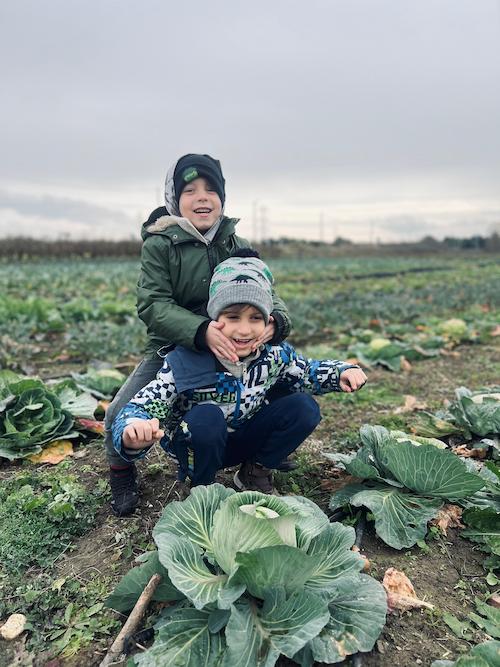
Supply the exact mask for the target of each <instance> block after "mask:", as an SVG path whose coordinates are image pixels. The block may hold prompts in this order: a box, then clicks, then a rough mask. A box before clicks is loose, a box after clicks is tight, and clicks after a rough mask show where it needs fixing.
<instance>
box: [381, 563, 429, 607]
mask: <svg viewBox="0 0 500 667" xmlns="http://www.w3.org/2000/svg"><path fill="white" fill-rule="evenodd" d="M382 586H383V587H384V588H385V590H386V592H387V606H388V608H389V611H394V610H395V609H399V610H401V611H407V610H408V609H413V608H415V607H417V608H418V607H426V608H427V609H434V605H432V604H429V602H425V601H424V600H419V599H418V598H417V594H416V593H415V589H414V588H413V584H412V583H411V581H410V580H409V579H408V577H407V576H406V574H405V573H404V572H402V571H401V570H396V568H394V567H390V568H388V569H387V570H386V571H385V574H384V580H383V581H382Z"/></svg>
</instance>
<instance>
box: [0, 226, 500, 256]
mask: <svg viewBox="0 0 500 667" xmlns="http://www.w3.org/2000/svg"><path fill="white" fill-rule="evenodd" d="M141 245H142V241H140V240H127V241H103V240H93V241H71V240H68V239H64V240H58V241H41V240H37V239H32V238H25V237H13V238H6V239H0V258H2V259H8V260H23V259H32V258H45V257H55V258H60V259H70V258H72V257H75V258H76V257H78V258H84V259H85V258H87V259H92V258H99V257H116V258H120V257H128V258H133V257H136V258H139V257H140V254H141ZM254 246H255V247H256V248H257V249H258V250H260V252H261V253H262V255H263V256H264V257H338V256H343V255H391V254H438V253H450V252H457V251H461V252H462V251H464V252H468V251H476V252H480V253H490V252H491V253H495V252H500V235H499V234H497V233H496V232H495V233H493V234H492V235H491V236H488V237H484V236H479V235H475V236H471V237H469V238H452V237H447V238H445V239H443V240H442V241H438V240H436V239H435V238H434V237H432V236H426V237H424V238H423V239H422V240H421V241H416V242H414V243H377V244H369V243H361V244H360V243H353V242H352V241H350V240H349V239H344V238H342V237H338V238H336V239H335V241H333V243H324V242H322V241H305V240H299V239H292V238H279V239H269V240H266V241H263V242H261V243H255V244H254Z"/></svg>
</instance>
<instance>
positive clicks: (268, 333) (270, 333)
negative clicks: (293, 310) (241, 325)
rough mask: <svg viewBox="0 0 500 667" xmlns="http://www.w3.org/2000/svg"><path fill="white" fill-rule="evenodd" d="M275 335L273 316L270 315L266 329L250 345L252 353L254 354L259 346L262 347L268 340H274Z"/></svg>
mask: <svg viewBox="0 0 500 667" xmlns="http://www.w3.org/2000/svg"><path fill="white" fill-rule="evenodd" d="M275 333H276V324H275V323H274V319H273V316H272V315H271V316H270V317H269V322H268V324H267V325H266V328H265V329H264V331H263V332H262V334H261V335H260V336H259V337H258V338H256V339H255V341H254V343H253V345H252V352H255V350H257V349H258V348H259V347H260V346H261V345H264V344H265V343H268V342H269V341H270V340H272V339H273V338H274V334H275Z"/></svg>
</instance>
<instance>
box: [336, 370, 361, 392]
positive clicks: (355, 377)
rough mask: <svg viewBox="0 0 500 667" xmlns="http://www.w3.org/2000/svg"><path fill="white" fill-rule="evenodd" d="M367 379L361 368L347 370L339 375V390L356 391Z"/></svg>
mask: <svg viewBox="0 0 500 667" xmlns="http://www.w3.org/2000/svg"><path fill="white" fill-rule="evenodd" d="M367 379H368V378H367V377H366V375H365V373H364V371H362V370H361V368H348V369H347V370H346V371H344V372H343V373H341V374H340V382H339V384H340V388H341V389H342V391H347V392H351V391H357V390H358V389H361V387H362V386H363V385H364V384H365V382H366V380H367Z"/></svg>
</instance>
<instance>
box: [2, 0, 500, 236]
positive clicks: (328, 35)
mask: <svg viewBox="0 0 500 667" xmlns="http://www.w3.org/2000/svg"><path fill="white" fill-rule="evenodd" d="M0 63H1V65H0V67H1V81H2V92H3V96H2V97H3V101H2V105H1V106H0V123H1V127H2V132H1V145H0V153H1V160H0V237H5V236H12V235H19V234H23V235H30V236H36V237H45V238H56V237H61V236H69V237H72V238H130V237H132V236H138V234H139V230H140V224H141V222H142V221H143V220H144V219H145V217H147V215H148V214H149V212H150V211H151V210H152V209H153V208H155V207H156V206H158V205H160V204H162V203H163V183H164V178H165V173H166V170H167V168H168V166H169V165H170V164H171V163H172V162H174V161H175V160H176V159H177V158H178V157H180V156H181V155H183V154H184V153H188V152H197V153H198V152H199V153H209V154H211V155H213V156H214V157H217V158H219V159H220V160H221V162H222V166H223V170H224V174H225V176H226V191H227V203H226V213H227V214H228V215H232V216H236V217H241V222H240V223H239V227H238V229H239V233H240V234H241V235H243V236H247V237H250V238H255V237H258V238H261V237H262V236H263V235H264V236H268V237H278V236H295V237H302V238H311V239H312V238H315V239H319V238H323V239H324V240H326V241H331V240H333V239H334V238H335V237H336V236H338V235H340V236H343V237H347V238H350V239H352V240H356V241H357V240H360V241H362V240H376V239H380V240H382V241H389V240H396V239H401V240H412V239H416V238H421V237H422V236H424V235H427V234H431V235H433V236H435V237H436V238H442V237H444V236H447V235H448V236H470V235H472V234H475V233H481V234H489V233H491V232H492V231H493V230H495V229H497V230H500V0H301V1H300V2H297V1H296V0H272V1H271V0H252V2H239V1H238V0H210V2H208V0H205V1H203V2H200V1H199V0H191V1H185V2H183V1H176V2H173V1H172V0H81V1H80V0H45V1H44V2H41V1H40V0H31V1H28V0H2V3H1V5H0Z"/></svg>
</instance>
